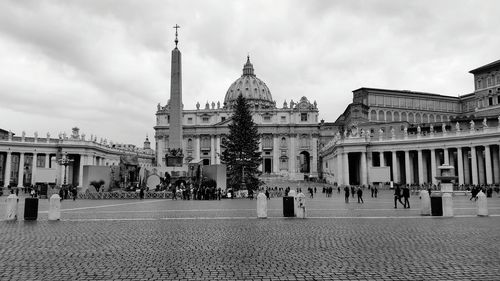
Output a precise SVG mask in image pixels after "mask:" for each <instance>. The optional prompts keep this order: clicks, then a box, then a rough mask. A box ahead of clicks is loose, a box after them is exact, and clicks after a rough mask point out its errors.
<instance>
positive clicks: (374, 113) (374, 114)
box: [370, 110, 377, 121]
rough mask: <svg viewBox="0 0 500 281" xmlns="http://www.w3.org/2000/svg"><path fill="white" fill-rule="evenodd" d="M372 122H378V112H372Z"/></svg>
mask: <svg viewBox="0 0 500 281" xmlns="http://www.w3.org/2000/svg"><path fill="white" fill-rule="evenodd" d="M370 120H372V121H377V112H376V111H375V110H372V111H371V112H370Z"/></svg>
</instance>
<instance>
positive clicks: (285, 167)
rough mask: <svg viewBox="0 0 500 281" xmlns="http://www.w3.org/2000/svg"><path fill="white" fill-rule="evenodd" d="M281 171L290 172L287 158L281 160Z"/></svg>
mask: <svg viewBox="0 0 500 281" xmlns="http://www.w3.org/2000/svg"><path fill="white" fill-rule="evenodd" d="M280 170H288V159H287V158H284V157H283V158H281V159H280Z"/></svg>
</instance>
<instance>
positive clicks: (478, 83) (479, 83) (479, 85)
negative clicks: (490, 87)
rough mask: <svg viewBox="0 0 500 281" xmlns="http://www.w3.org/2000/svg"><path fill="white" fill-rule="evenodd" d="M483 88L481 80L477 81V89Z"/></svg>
mask: <svg viewBox="0 0 500 281" xmlns="http://www.w3.org/2000/svg"><path fill="white" fill-rule="evenodd" d="M481 86H482V83H481V80H477V88H478V89H481Z"/></svg>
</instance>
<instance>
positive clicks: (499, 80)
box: [497, 75, 500, 85]
mask: <svg viewBox="0 0 500 281" xmlns="http://www.w3.org/2000/svg"><path fill="white" fill-rule="evenodd" d="M498 84H500V75H497V85H498Z"/></svg>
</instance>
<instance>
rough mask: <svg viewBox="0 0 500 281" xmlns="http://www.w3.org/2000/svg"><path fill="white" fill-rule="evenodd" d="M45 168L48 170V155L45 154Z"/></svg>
mask: <svg viewBox="0 0 500 281" xmlns="http://www.w3.org/2000/svg"><path fill="white" fill-rule="evenodd" d="M45 168H50V153H45Z"/></svg>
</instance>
